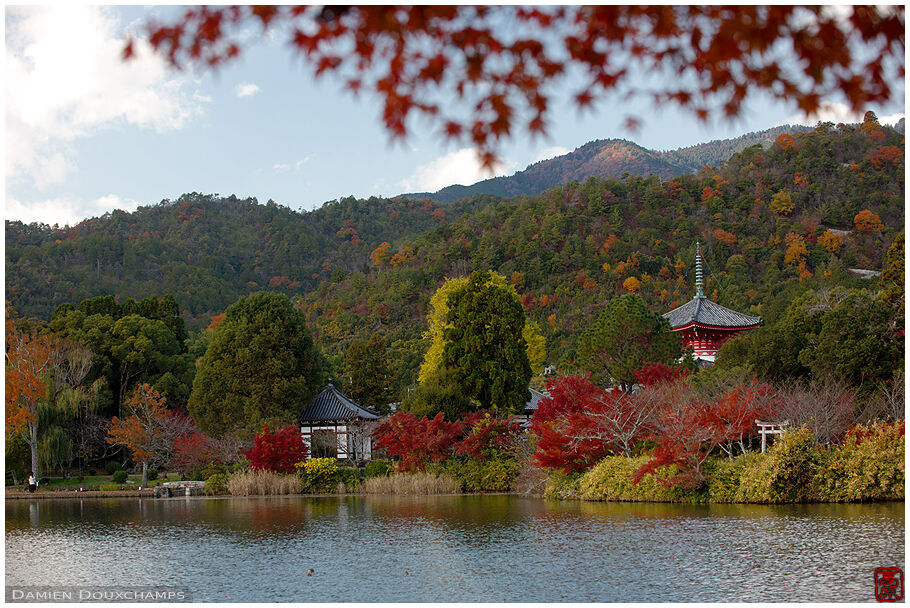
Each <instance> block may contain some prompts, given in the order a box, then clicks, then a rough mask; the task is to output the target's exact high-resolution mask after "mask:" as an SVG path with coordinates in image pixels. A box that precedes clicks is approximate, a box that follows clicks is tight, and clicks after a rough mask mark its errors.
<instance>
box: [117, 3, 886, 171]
mask: <svg viewBox="0 0 910 608" xmlns="http://www.w3.org/2000/svg"><path fill="white" fill-rule="evenodd" d="M850 12H851V14H850V15H849V17H847V18H844V17H843V16H842V15H841V14H840V13H835V12H834V11H831V10H830V9H829V8H827V7H823V6H785V5H772V6H741V5H738V6H723V5H714V6H684V5H678V6H673V5H668V6H651V5H628V6H619V5H597V6H548V7H537V8H529V7H523V6H466V5H460V6H440V5H433V6H396V7H388V6H374V5H370V6H322V7H319V6H229V7H200V8H195V9H189V10H187V11H185V12H184V13H183V15H182V16H180V17H178V18H177V19H176V20H175V21H174V22H173V23H169V24H162V23H159V22H158V21H156V20H154V19H149V21H148V22H147V24H146V29H147V35H148V40H149V42H150V43H151V45H152V47H153V48H154V49H155V50H156V51H157V52H158V53H160V54H162V55H164V56H166V57H167V58H168V59H169V60H170V62H171V63H172V64H173V65H175V66H180V65H182V64H185V63H193V64H197V65H200V66H205V67H208V68H210V69H215V68H217V67H219V66H221V65H222V64H224V63H226V62H229V61H232V60H235V59H236V58H237V57H239V56H240V54H241V45H242V44H248V43H249V42H248V41H249V36H248V35H247V31H248V30H249V27H250V25H256V26H258V27H259V29H260V30H262V31H263V33H266V32H268V33H270V34H277V35H279V36H280V35H284V36H286V37H287V39H288V40H289V42H290V46H291V48H292V49H293V51H294V52H296V53H298V54H299V55H300V56H301V57H302V59H303V60H304V63H305V65H306V66H308V67H309V69H310V70H311V71H312V73H313V76H314V77H319V76H320V75H322V74H333V75H334V76H335V77H337V78H338V79H339V80H340V81H341V82H342V83H344V86H345V87H346V88H347V89H349V90H350V91H351V92H352V94H355V95H356V94H357V93H358V92H360V91H361V90H368V91H370V92H371V93H374V94H376V95H378V97H379V98H380V99H381V100H382V120H383V122H384V123H385V127H386V129H387V131H388V132H389V133H390V134H391V136H392V137H393V138H400V137H404V136H405V135H406V134H407V130H408V127H407V124H408V119H409V118H411V117H413V116H414V115H422V116H425V117H429V118H430V119H431V120H433V121H436V122H437V123H438V124H439V125H440V126H441V130H442V133H443V134H444V136H445V137H447V138H449V139H453V140H467V141H469V142H471V143H472V144H473V145H474V146H475V147H476V148H477V149H478V150H479V151H480V153H481V158H482V159H483V161H484V164H485V165H486V166H492V165H493V164H494V162H495V160H496V155H495V154H494V151H495V148H496V145H497V143H498V141H499V140H501V139H503V138H506V137H509V136H512V135H513V134H514V133H515V132H516V131H517V130H518V129H517V128H516V127H517V126H518V125H517V124H516V123H519V121H520V123H521V124H520V126H521V127H522V128H523V129H524V130H526V131H527V132H528V133H531V134H543V133H545V132H546V128H547V113H548V110H549V108H550V106H551V97H552V96H553V95H554V94H559V93H560V92H561V91H565V90H566V89H567V86H566V80H567V74H568V73H570V72H571V73H574V74H578V75H579V78H580V79H581V83H580V86H579V87H578V88H577V89H576V90H575V91H573V93H574V102H575V104H576V105H577V106H578V107H579V108H584V107H587V106H591V105H593V104H594V103H595V102H596V101H598V100H599V99H601V98H603V97H605V96H607V95H608V94H619V95H626V96H628V98H639V99H641V98H650V99H652V100H654V101H655V102H657V103H658V104H666V103H671V104H675V105H678V106H680V107H682V108H684V109H687V110H689V111H691V112H692V113H693V114H694V115H695V116H697V117H698V118H699V119H700V120H703V121H706V120H708V118H709V117H710V116H711V115H712V113H722V114H723V115H724V116H727V117H734V116H737V115H739V113H740V112H741V108H742V104H743V102H744V101H745V100H746V99H747V97H748V96H749V95H761V94H769V95H771V96H772V97H775V98H778V99H784V100H788V101H791V100H792V101H795V102H796V105H797V106H798V107H799V108H800V109H801V110H803V111H804V112H806V113H811V112H814V111H816V110H818V109H819V107H820V106H821V102H822V100H823V99H824V98H826V97H829V96H834V95H837V96H842V97H844V98H845V99H846V100H847V102H848V104H849V105H850V106H851V108H852V109H853V110H856V111H860V110H863V109H865V107H866V106H867V105H870V104H876V103H881V102H885V101H888V100H890V99H891V98H892V96H893V95H894V92H893V90H892V88H891V85H890V83H892V82H896V81H898V80H900V81H902V80H903V75H904V67H903V65H904V64H903V56H904V8H903V7H902V6H892V7H887V8H882V9H879V8H877V7H874V6H854V7H850ZM503 24H508V27H503ZM133 54H134V41H133V40H132V39H129V40H128V41H127V44H126V46H125V48H124V52H123V55H124V57H125V58H129V57H132V56H133ZM785 66H786V69H785ZM639 72H648V73H651V72H658V73H659V74H661V75H662V76H663V81H664V82H666V83H668V84H667V85H666V86H665V87H658V88H657V89H656V90H652V89H651V88H649V84H644V83H638V82H636V80H635V74H636V73H639ZM636 122H637V119H636V118H635V117H632V116H629V117H627V124H635V123H636Z"/></svg>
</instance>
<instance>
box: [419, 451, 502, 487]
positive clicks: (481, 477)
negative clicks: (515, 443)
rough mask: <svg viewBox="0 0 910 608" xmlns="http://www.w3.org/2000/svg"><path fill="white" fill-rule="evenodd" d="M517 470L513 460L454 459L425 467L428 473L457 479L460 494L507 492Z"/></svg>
mask: <svg viewBox="0 0 910 608" xmlns="http://www.w3.org/2000/svg"><path fill="white" fill-rule="evenodd" d="M518 470H519V465H518V461H517V460H515V459H514V458H491V459H489V460H475V459H473V458H467V457H456V458H449V459H448V460H446V461H445V462H443V463H440V464H435V465H430V466H429V467H427V472H428V473H437V474H448V475H451V476H452V477H454V478H455V479H457V480H458V483H459V485H460V486H461V491H462V492H507V491H509V489H511V487H512V483H513V482H514V481H515V478H516V477H517V476H518Z"/></svg>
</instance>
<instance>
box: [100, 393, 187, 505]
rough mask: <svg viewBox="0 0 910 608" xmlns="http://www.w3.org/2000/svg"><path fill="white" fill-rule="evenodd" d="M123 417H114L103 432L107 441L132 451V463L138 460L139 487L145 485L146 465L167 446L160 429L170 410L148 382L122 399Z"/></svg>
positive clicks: (159, 456) (164, 452) (169, 444)
mask: <svg viewBox="0 0 910 608" xmlns="http://www.w3.org/2000/svg"><path fill="white" fill-rule="evenodd" d="M123 405H124V411H126V412H129V413H130V415H129V416H128V417H126V418H118V417H117V416H114V417H113V418H112V419H111V424H110V426H109V427H108V431H107V434H108V436H107V442H108V443H109V444H111V445H122V446H124V447H126V448H127V449H128V450H130V452H132V454H133V462H135V463H137V464H139V463H142V487H143V488H144V487H146V486H147V485H148V465H149V461H150V460H152V459H154V458H163V457H164V454H166V453H167V451H168V450H169V448H170V446H171V445H173V444H172V443H171V442H169V441H168V440H167V434H166V433H165V432H164V429H165V426H166V424H167V420H168V418H169V417H170V412H169V411H168V409H167V406H166V405H165V399H164V397H163V396H161V394H159V393H158V391H156V390H155V389H154V388H152V386H151V385H149V384H140V385H139V386H137V387H136V388H135V390H133V393H132V394H131V395H130V397H129V399H127V400H126V402H125V403H124V404H123Z"/></svg>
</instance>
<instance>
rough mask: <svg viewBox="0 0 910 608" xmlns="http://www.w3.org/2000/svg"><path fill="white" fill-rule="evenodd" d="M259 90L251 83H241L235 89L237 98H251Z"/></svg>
mask: <svg viewBox="0 0 910 608" xmlns="http://www.w3.org/2000/svg"><path fill="white" fill-rule="evenodd" d="M261 90H262V89H260V88H259V86H258V85H255V84H253V83H252V82H241V83H240V84H238V85H237V88H236V89H235V91H236V93H237V97H252V96H253V95H256V94H257V93H259V92H260V91H261Z"/></svg>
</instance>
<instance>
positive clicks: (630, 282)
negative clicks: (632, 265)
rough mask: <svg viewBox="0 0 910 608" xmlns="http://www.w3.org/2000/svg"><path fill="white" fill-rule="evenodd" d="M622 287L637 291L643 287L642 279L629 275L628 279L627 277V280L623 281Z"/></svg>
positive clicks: (629, 290) (633, 291)
mask: <svg viewBox="0 0 910 608" xmlns="http://www.w3.org/2000/svg"><path fill="white" fill-rule="evenodd" d="M622 288H623V289H625V290H626V291H628V292H629V293H635V292H636V291H638V290H639V289H641V281H639V280H638V279H636V278H635V277H629V278H628V279H626V280H625V281H623V282H622Z"/></svg>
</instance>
